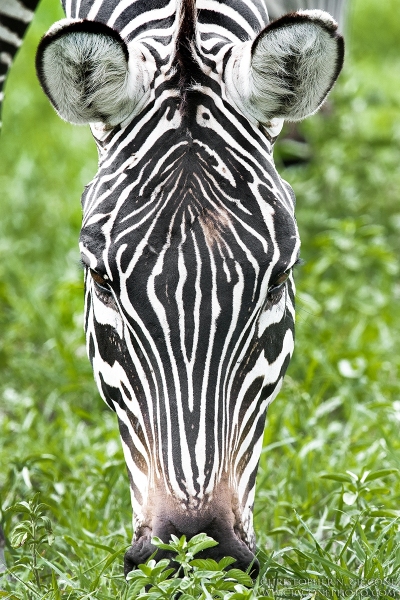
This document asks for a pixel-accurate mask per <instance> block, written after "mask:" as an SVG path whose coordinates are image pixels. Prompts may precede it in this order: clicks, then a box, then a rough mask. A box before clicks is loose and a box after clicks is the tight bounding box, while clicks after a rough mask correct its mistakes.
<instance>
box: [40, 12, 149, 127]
mask: <svg viewBox="0 0 400 600" xmlns="http://www.w3.org/2000/svg"><path fill="white" fill-rule="evenodd" d="M145 60H146V59H145V57H144V56H143V54H142V52H141V51H140V49H139V48H137V47H130V48H129V50H128V46H127V44H126V43H125V41H124V40H123V39H122V38H121V36H120V35H119V33H118V32H117V31H115V30H114V29H111V27H108V26H107V25H104V24H103V23H98V22H95V21H86V20H78V19H63V20H61V21H58V22H57V23H55V24H54V25H53V26H52V27H51V28H50V30H49V31H48V32H47V33H46V35H45V36H44V37H43V38H42V40H41V42H40V44H39V47H38V49H37V54H36V72H37V76H38V78H39V81H40V84H41V86H42V88H43V90H44V92H45V93H46V95H47V96H48V98H49V99H50V102H51V103H52V105H53V106H54V108H55V110H56V111H57V113H58V114H59V115H60V117H61V118H62V119H64V120H65V121H69V122H70V123H76V124H83V123H95V122H98V121H102V122H103V123H104V124H105V125H106V126H108V127H113V126H115V125H117V124H119V123H121V122H122V121H124V120H125V119H126V118H128V117H129V116H130V115H132V114H133V113H134V112H135V109H137V107H138V104H139V103H140V101H141V99H142V98H143V96H144V95H145V89H144V79H145V77H144V69H143V61H145Z"/></svg>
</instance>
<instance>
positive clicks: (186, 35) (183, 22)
mask: <svg viewBox="0 0 400 600" xmlns="http://www.w3.org/2000/svg"><path fill="white" fill-rule="evenodd" d="M196 26H197V8H196V0H182V2H181V6H180V15H179V29H178V33H177V37H176V42H175V48H176V54H175V61H174V63H175V65H174V66H175V67H176V68H177V71H178V73H179V88H180V93H181V104H180V111H181V113H182V114H183V113H185V111H186V108H187V93H188V91H189V89H190V87H191V84H192V82H193V80H194V78H195V77H197V78H198V77H201V70H200V68H199V66H198V63H197V61H196V59H195V56H194V53H195V44H196V35H197V32H196Z"/></svg>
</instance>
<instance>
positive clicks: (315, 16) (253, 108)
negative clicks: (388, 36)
mask: <svg viewBox="0 0 400 600" xmlns="http://www.w3.org/2000/svg"><path fill="white" fill-rule="evenodd" d="M343 57H344V42H343V38H342V36H341V35H339V34H338V33H337V23H336V22H335V21H334V20H333V18H332V17H331V16H330V15H329V14H328V13H326V12H324V11H322V10H302V11H298V12H296V13H290V14H288V15H285V16H283V17H281V18H280V19H277V20H276V21H273V22H272V23H270V24H269V25H268V26H267V27H266V28H265V29H264V30H263V31H262V32H261V33H259V34H258V36H257V37H256V39H255V40H254V41H253V42H252V43H249V42H247V43H245V44H242V45H241V46H239V47H237V48H236V49H235V51H234V52H233V56H232V59H231V61H232V62H231V65H232V68H231V73H229V75H228V77H227V88H228V93H230V95H231V96H232V98H233V100H234V101H235V102H236V104H238V105H239V108H241V110H242V111H243V112H244V113H245V114H249V115H250V116H251V117H252V118H254V119H256V120H257V121H259V122H261V123H268V122H270V121H271V120H272V119H285V120H287V121H300V120H301V119H304V118H305V117H307V116H309V115H311V114H312V113H314V112H315V111H316V110H318V108H319V107H320V106H321V104H322V103H323V101H324V100H325V98H326V96H327V94H328V92H329V91H330V90H331V88H332V86H333V85H334V83H335V81H336V79H337V78H338V75H339V73H340V71H341V68H342V66H343Z"/></svg>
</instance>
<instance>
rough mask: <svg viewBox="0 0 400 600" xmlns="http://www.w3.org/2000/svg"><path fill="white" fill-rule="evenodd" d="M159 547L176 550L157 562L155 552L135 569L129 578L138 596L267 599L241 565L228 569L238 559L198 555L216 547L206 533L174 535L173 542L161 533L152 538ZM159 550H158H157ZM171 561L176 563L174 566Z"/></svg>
mask: <svg viewBox="0 0 400 600" xmlns="http://www.w3.org/2000/svg"><path fill="white" fill-rule="evenodd" d="M152 544H154V546H156V547H157V548H160V549H162V550H165V551H167V552H170V553H172V554H174V556H173V559H172V561H171V560H170V559H168V558H164V559H162V560H160V561H159V562H156V560H155V559H154V555H153V556H152V557H151V558H150V559H149V560H148V561H147V562H146V564H145V565H139V567H138V569H135V570H134V571H131V573H129V574H128V576H127V579H128V581H130V582H131V584H130V594H131V595H132V597H133V598H137V599H138V600H164V599H165V600H174V599H175V598H179V599H180V600H194V599H196V600H211V599H212V598H222V599H225V600H255V599H256V598H258V599H259V600H263V599H264V598H266V597H264V596H257V595H256V593H255V591H254V590H253V589H252V588H253V580H252V578H251V577H250V576H249V575H248V574H247V573H245V572H244V571H241V570H240V569H234V568H231V569H230V570H228V571H226V569H227V568H228V567H229V566H230V565H232V563H234V562H235V559H234V558H231V557H224V558H222V559H221V560H220V561H219V562H218V563H217V562H216V561H215V560H213V559H211V558H207V559H201V558H197V559H195V558H194V556H195V555H196V554H198V553H199V552H201V551H203V550H205V549H207V548H212V547H213V546H216V545H217V542H216V541H215V540H213V539H212V538H210V537H209V536H207V535H206V534H205V533H199V534H198V535H195V536H194V537H193V538H192V539H191V540H189V541H187V540H186V537H185V536H184V535H183V536H182V537H181V538H177V537H176V536H174V535H172V536H171V541H170V542H169V544H165V543H163V542H162V540H160V539H159V538H157V537H153V538H152ZM155 554H156V553H155ZM171 563H172V564H174V563H175V566H174V567H172V568H171Z"/></svg>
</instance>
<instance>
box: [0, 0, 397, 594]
mask: <svg viewBox="0 0 400 600" xmlns="http://www.w3.org/2000/svg"><path fill="white" fill-rule="evenodd" d="M61 16H62V14H61V11H60V10H59V7H58V5H57V2H56V1H55V0H43V1H42V3H41V5H40V7H39V10H38V11H37V15H36V17H35V21H34V23H33V25H32V26H31V28H30V30H29V35H28V37H27V39H26V41H25V43H24V45H23V47H22V49H21V51H20V53H19V55H18V57H17V60H16V63H15V65H14V67H13V69H12V71H11V75H10V77H9V81H8V85H7V90H6V92H7V93H6V102H5V106H4V114H3V117H4V127H3V132H2V136H1V143H0V207H1V208H0V211H1V220H0V369H1V377H0V521H1V523H2V524H3V527H4V530H5V532H6V535H7V548H6V556H7V560H8V564H9V565H10V567H11V571H12V573H13V577H12V578H11V579H10V578H5V577H3V580H2V583H1V585H0V590H3V591H0V597H7V598H12V599H17V598H18V599H20V598H54V599H58V598H61V597H63V598H64V597H65V598H71V599H72V598H73V599H75V598H80V599H83V598H99V599H103V598H104V599H111V598H113V599H115V598H121V599H122V598H133V597H135V595H133V592H132V589H133V588H131V587H130V586H128V585H127V584H126V583H125V581H124V579H123V577H122V566H121V565H122V560H123V553H124V550H125V548H126V547H127V545H128V544H129V540H130V538H131V534H132V531H131V524H130V523H131V508H130V500H129V490H128V480H127V476H126V472H125V464H124V460H123V457H122V452H121V448H120V445H119V439H118V433H117V426H116V422H115V418H114V415H113V414H112V413H111V411H109V410H108V409H107V408H106V407H105V406H103V404H102V402H101V400H100V398H99V396H98V393H97V391H96V389H95V385H94V383H93V379H92V373H91V369H90V365H89V362H88V360H87V358H86V352H85V347H84V335H83V331H82V308H83V285H82V273H81V272H80V269H79V266H78V263H79V255H78V247H77V239H78V233H79V227H80V218H81V214H80V203H79V198H80V195H81V192H82V189H83V186H84V185H85V183H87V182H88V181H89V180H90V179H91V178H92V176H93V175H94V173H95V171H96V150H95V146H94V143H93V142H92V140H91V137H90V134H89V131H88V130H87V129H86V128H80V127H73V126H70V125H68V124H66V123H63V122H62V121H61V120H60V119H58V117H57V116H56V115H55V113H54V112H53V111H52V109H51V107H50V105H49V103H48V101H47V99H46V98H45V96H44V95H43V94H42V92H41V91H40V89H39V85H38V83H37V81H36V78H35V74H34V60H33V56H34V52H35V47H36V45H37V43H38V40H39V39H40V37H41V35H42V34H43V32H45V31H46V30H47V28H48V27H49V26H50V25H51V24H52V23H53V22H54V21H55V20H57V19H59V18H61ZM399 50H400V0H384V1H380V2H378V1H377V0H352V1H351V9H350V13H349V20H348V30H347V55H346V65H345V69H344V72H343V74H342V75H341V77H340V81H339V83H338V85H337V87H336V89H335V92H334V94H333V96H332V100H331V103H330V104H329V106H328V108H327V109H326V110H324V111H323V112H321V113H320V114H318V115H316V116H314V117H312V118H311V119H309V120H307V121H306V122H305V123H304V124H302V125H301V131H302V133H303V135H304V136H305V138H306V139H307V144H301V143H300V142H297V143H296V142H293V141H292V142H291V141H282V142H281V143H280V145H278V148H277V153H276V161H277V164H278V168H279V170H280V173H281V174H282V176H283V177H284V178H285V179H287V180H288V181H289V182H290V183H291V184H292V186H293V188H294V190H295V192H296V195H297V218H298V224H299V228H300V232H301V236H302V244H303V245H302V257H303V259H304V260H305V261H306V262H305V265H304V266H302V267H301V268H299V269H298V271H297V273H296V280H297V288H298V295H297V307H298V308H297V315H298V316H297V342H296V351H295V355H294V358H293V361H292V363H291V365H290V367H289V371H288V375H287V377H286V381H285V385H284V388H283V390H282V392H281V393H280V395H279V396H278V398H277V399H276V400H275V402H274V404H273V405H272V407H271V409H270V413H269V416H268V420H267V427H266V430H265V440H264V450H263V453H262V457H261V464H260V471H259V477H258V488H257V497H256V504H255V527H256V532H257V534H258V545H259V548H260V554H259V558H260V561H261V564H262V577H261V580H260V582H259V584H258V587H256V590H255V591H251V590H250V591H249V594H253V595H252V596H250V595H247V596H246V595H245V594H244V592H243V594H242V596H237V597H238V598H245V597H248V598H250V597H251V598H259V597H261V595H262V594H263V595H264V597H266V598H271V599H272V598H282V597H285V598H303V599H306V598H310V599H311V598H315V599H318V600H319V599H321V600H322V599H325V598H329V599H332V600H335V599H339V598H344V597H346V598H355V599H357V600H358V599H360V598H386V599H390V598H400V574H399V568H400V533H399V522H400V511H399V510H398V509H399V498H400V478H399V471H398V469H399V467H400V436H399V424H400V394H399V391H400V378H399V368H400V352H399V336H400V310H399V301H400V280H399V270H400V269H399V254H400V198H399V192H400V170H399V165H400V113H399V108H400V52H399ZM294 155H298V156H300V157H308V158H309V161H308V162H303V163H300V164H295V165H291V166H287V167H286V168H285V167H284V165H283V164H282V163H283V160H284V159H286V162H287V159H288V158H290V157H293V156H294ZM35 494H39V495H36V496H35ZM32 498H34V500H33V502H31V503H30V504H29V502H28V501H31V500H32ZM23 502H25V503H26V504H24V503H23ZM40 502H42V503H44V504H45V505H46V506H45V507H40V506H39V505H38V503H40ZM18 503H19V504H18ZM13 505H14V506H15V508H14V509H10V507H12V506H13ZM10 542H13V545H14V547H12V546H11V544H10ZM229 593H230V592H229ZM221 594H222V592H221ZM221 594H220V596H218V597H226V598H228V597H232V598H233V596H229V594H228V592H226V594H227V595H225V596H224V595H223V594H222V595H221ZM160 597H161V596H160ZM165 597H172V596H171V595H170V596H168V595H167V596H165ZM190 597H191V596H190ZM193 597H195V596H193ZM196 597H200V596H196ZM206 597H207V596H204V598H206ZM209 597H214V596H209Z"/></svg>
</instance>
